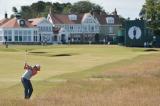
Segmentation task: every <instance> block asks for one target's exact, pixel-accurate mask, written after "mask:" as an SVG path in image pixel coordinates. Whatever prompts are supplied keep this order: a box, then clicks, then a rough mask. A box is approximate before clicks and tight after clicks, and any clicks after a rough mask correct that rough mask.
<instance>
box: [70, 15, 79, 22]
mask: <svg viewBox="0 0 160 106" xmlns="http://www.w3.org/2000/svg"><path fill="white" fill-rule="evenodd" d="M68 18H69V20H71V21H76V20H77V15H75V14H72V15H68Z"/></svg>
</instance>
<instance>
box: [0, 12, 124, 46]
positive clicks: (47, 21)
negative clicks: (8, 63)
mask: <svg viewBox="0 0 160 106" xmlns="http://www.w3.org/2000/svg"><path fill="white" fill-rule="evenodd" d="M121 27H122V24H121V23H120V18H119V16H118V15H117V11H116V9H115V11H114V12H113V13H112V14H106V13H105V12H101V13H99V14H97V13H95V12H89V13H84V14H54V13H52V12H51V11H50V12H49V14H48V16H47V18H44V17H42V18H34V19H28V20H25V19H21V17H20V16H19V15H16V17H15V18H12V19H9V18H8V17H7V14H5V18H4V19H2V20H0V43H6V42H7V43H13V44H41V43H47V44H65V43H101V42H102V43H104V42H112V41H114V39H115V38H116V37H117V36H118V31H119V30H120V28H121Z"/></svg>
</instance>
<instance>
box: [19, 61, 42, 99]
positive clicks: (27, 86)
mask: <svg viewBox="0 0 160 106" xmlns="http://www.w3.org/2000/svg"><path fill="white" fill-rule="evenodd" d="M24 69H25V70H26V71H25V73H24V74H23V75H22V78H21V81H22V84H23V86H24V98H25V99H29V98H30V97H31V95H32V92H33V88H32V84H31V81H30V79H31V77H32V76H34V75H36V74H37V71H40V65H39V64H37V65H35V66H33V67H31V66H29V65H28V64H27V63H25V65H24Z"/></svg>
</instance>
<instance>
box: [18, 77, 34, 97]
mask: <svg viewBox="0 0 160 106" xmlns="http://www.w3.org/2000/svg"><path fill="white" fill-rule="evenodd" d="M21 81H22V84H23V87H24V98H25V99H29V98H30V97H31V95H32V92H33V88H32V84H31V81H30V80H28V79H25V78H21Z"/></svg>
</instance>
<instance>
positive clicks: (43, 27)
mask: <svg viewBox="0 0 160 106" xmlns="http://www.w3.org/2000/svg"><path fill="white" fill-rule="evenodd" d="M37 28H38V31H39V36H40V42H45V43H54V40H53V25H52V24H51V23H50V22H49V21H48V20H46V19H44V20H42V21H40V22H39V23H38V24H37Z"/></svg>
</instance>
